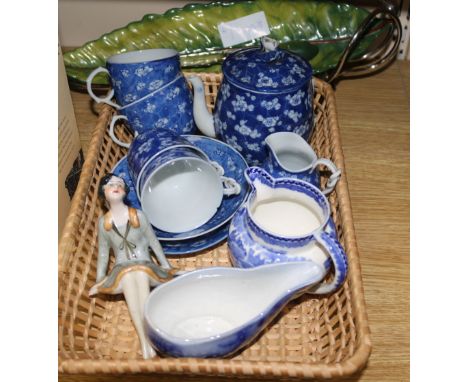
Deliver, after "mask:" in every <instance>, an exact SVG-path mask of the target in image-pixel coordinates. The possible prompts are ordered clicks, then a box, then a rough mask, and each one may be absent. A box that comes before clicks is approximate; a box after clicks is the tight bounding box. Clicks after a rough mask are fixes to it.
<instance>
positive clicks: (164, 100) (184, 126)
mask: <svg viewBox="0 0 468 382" xmlns="http://www.w3.org/2000/svg"><path fill="white" fill-rule="evenodd" d="M192 109H193V96H192V93H191V91H190V89H189V86H188V84H187V81H186V80H185V77H184V76H182V75H181V76H180V77H178V78H177V79H176V81H175V82H172V83H170V84H169V85H168V86H163V87H162V88H160V89H158V90H156V91H154V92H153V93H151V94H149V95H148V96H146V97H143V98H142V99H139V100H138V101H135V102H133V103H131V104H129V105H126V106H124V107H122V108H120V109H119V113H120V115H114V117H113V118H112V120H111V123H110V126H109V134H110V136H111V138H112V140H113V141H114V142H115V143H117V144H118V145H119V146H122V147H127V148H128V147H129V144H128V143H125V142H122V141H120V140H119V139H118V138H117V137H116V136H115V132H114V127H115V124H116V122H117V121H118V120H121V119H122V120H126V121H128V123H129V124H130V127H131V129H132V130H133V131H134V133H135V135H138V134H141V133H143V132H145V131H147V130H151V129H160V128H164V129H168V130H171V131H173V132H175V133H176V134H178V135H181V134H194V133H195V132H196V130H197V128H196V126H195V123H194V120H193V110H192Z"/></svg>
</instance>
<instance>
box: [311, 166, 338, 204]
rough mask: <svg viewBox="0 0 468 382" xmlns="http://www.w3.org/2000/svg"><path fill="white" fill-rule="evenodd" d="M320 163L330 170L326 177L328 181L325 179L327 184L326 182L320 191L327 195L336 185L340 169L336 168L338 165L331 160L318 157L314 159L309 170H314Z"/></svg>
mask: <svg viewBox="0 0 468 382" xmlns="http://www.w3.org/2000/svg"><path fill="white" fill-rule="evenodd" d="M321 164H323V165H324V166H326V167H328V169H329V170H330V171H331V172H332V174H331V175H330V177H329V178H328V181H327V184H326V186H325V188H324V189H323V190H322V192H323V193H324V194H325V195H328V194H329V193H330V192H332V191H333V189H334V188H335V186H336V183H337V182H338V181H339V180H340V177H341V170H340V169H338V167H336V166H335V164H334V163H333V162H332V161H331V160H329V159H325V158H320V159H317V160H316V161H315V163H314V167H313V168H312V170H311V172H312V171H315V169H316V168H317V166H318V165H321Z"/></svg>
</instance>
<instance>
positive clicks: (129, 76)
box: [106, 51, 181, 106]
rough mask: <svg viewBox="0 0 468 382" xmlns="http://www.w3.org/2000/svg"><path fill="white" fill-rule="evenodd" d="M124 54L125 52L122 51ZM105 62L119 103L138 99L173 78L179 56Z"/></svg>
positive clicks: (125, 103) (177, 69)
mask: <svg viewBox="0 0 468 382" xmlns="http://www.w3.org/2000/svg"><path fill="white" fill-rule="evenodd" d="M124 54H125V53H124ZM110 61H111V62H109V61H108V62H107V63H106V68H107V70H108V71H109V74H110V78H111V83H112V88H113V89H114V95H115V98H116V99H117V103H118V104H119V105H122V106H124V105H128V104H129V103H131V102H133V101H135V100H137V99H140V98H142V97H144V96H146V95H148V94H149V93H151V92H153V91H155V90H157V89H159V88H160V87H162V86H163V85H164V84H167V83H169V82H171V81H173V80H174V79H175V77H176V76H177V74H178V73H180V70H181V69H180V57H179V55H178V54H176V52H175V51H174V55H173V56H171V57H167V58H164V59H159V60H152V61H145V62H136V63H125V64H124V63H115V62H114V63H112V57H111V58H110Z"/></svg>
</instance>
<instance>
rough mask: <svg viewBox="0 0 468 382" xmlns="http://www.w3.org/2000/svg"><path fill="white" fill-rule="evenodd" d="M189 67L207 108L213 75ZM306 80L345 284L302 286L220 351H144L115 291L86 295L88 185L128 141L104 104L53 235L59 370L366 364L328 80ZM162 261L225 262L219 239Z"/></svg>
mask: <svg viewBox="0 0 468 382" xmlns="http://www.w3.org/2000/svg"><path fill="white" fill-rule="evenodd" d="M198 75H199V76H200V77H201V78H202V80H203V81H204V84H205V91H206V101H207V104H208V105H209V107H210V109H211V110H212V108H213V105H214V101H215V98H216V93H217V90H218V87H219V85H220V81H221V75H219V74H198ZM314 81H315V97H314V111H315V124H316V126H315V131H314V135H313V138H312V142H311V144H312V147H313V148H314V150H315V151H316V152H317V154H318V155H319V156H321V157H326V158H330V159H331V160H333V161H334V162H335V163H336V165H337V166H338V167H339V168H341V169H342V170H343V175H342V178H341V180H340V181H339V182H338V185H337V187H336V190H335V191H334V192H333V193H332V194H331V195H330V197H329V201H330V204H331V207H332V214H333V219H334V221H335V223H336V225H337V230H338V233H339V239H340V241H341V243H342V245H343V246H344V248H345V250H346V253H347V255H348V258H349V265H350V267H349V275H348V278H347V281H346V283H345V284H344V286H343V287H342V288H341V289H340V290H339V291H337V292H336V293H334V294H333V295H330V296H327V297H320V298H315V297H314V296H310V295H306V296H303V297H301V298H299V299H297V300H295V301H293V302H291V303H290V304H289V305H288V306H287V307H286V308H285V309H284V310H283V311H282V312H281V313H280V315H279V316H278V317H277V318H276V319H275V320H274V321H273V322H272V323H271V324H270V325H269V326H268V327H267V328H266V329H265V330H264V331H263V333H262V334H261V336H259V337H257V338H256V339H255V341H254V342H253V343H252V344H251V346H249V347H247V348H245V349H244V350H243V351H241V352H240V353H238V354H236V355H235V356H234V357H231V358H229V359H183V358H181V359H176V358H168V357H160V356H158V357H156V358H154V359H151V360H143V358H142V356H141V353H140V350H139V342H138V338H137V335H136V333H135V330H134V328H133V325H132V322H131V319H130V316H129V314H128V311H127V307H126V304H125V301H124V300H123V297H121V296H99V297H97V298H92V299H90V298H89V297H88V291H89V289H90V287H91V286H92V285H93V283H94V281H95V278H96V262H97V229H96V228H97V221H98V217H99V216H100V215H101V214H102V213H103V210H102V208H101V206H100V204H99V202H98V197H97V191H98V189H97V185H98V182H99V179H100V178H101V177H102V176H103V175H104V174H105V173H107V172H109V171H110V170H111V169H112V167H113V166H114V165H115V164H116V163H117V161H118V160H119V159H120V158H121V157H122V156H123V155H125V154H126V151H127V150H126V149H122V148H120V147H119V146H117V145H116V144H114V143H113V142H112V140H111V139H110V136H109V135H108V133H107V128H108V123H109V120H110V118H111V117H112V114H113V112H114V110H113V109H111V108H110V107H107V106H106V107H103V108H102V110H101V113H100V116H99V119H98V121H97V125H96V128H95V130H94V133H93V137H92V141H91V144H90V149H89V152H88V155H87V157H86V161H85V164H84V167H83V170H82V175H81V179H80V183H79V185H78V188H77V190H76V194H75V197H74V199H73V201H72V207H71V211H70V214H69V216H68V218H67V221H66V224H65V228H64V233H63V235H62V238H61V241H60V244H59V371H61V372H64V373H91V374H94V373H170V374H199V375H220V376H221V375H225V376H229V375H236V376H256V377H273V376H279V377H288V378H290V377H296V378H313V377H314V378H331V377H337V376H345V375H350V374H352V373H354V372H356V371H357V370H359V369H360V368H362V367H363V366H364V365H365V363H366V361H367V359H368V357H369V354H370V349H371V345H370V336H369V327H368V321H367V314H366V309H365V302H364V296H363V290H362V279H361V271H360V265H359V257H358V251H357V246H356V242H355V236H354V227H353V222H352V216H351V208H350V202H349V196H348V189H347V184H346V173H345V171H344V160H343V154H342V150H341V144H340V137H339V131H338V124H337V117H336V110H335V99H334V94H333V91H332V89H331V87H330V86H329V85H328V84H326V83H325V82H322V81H320V80H318V79H314ZM116 131H117V132H116V135H117V136H118V137H119V138H120V139H121V140H126V141H130V140H131V134H130V133H129V132H128V131H127V130H126V129H125V127H124V126H123V125H121V126H119V127H118V128H117V129H116ZM169 261H170V262H171V263H172V264H173V265H174V266H176V267H178V268H182V269H187V270H192V269H197V268H203V267H211V266H231V263H230V261H229V257H228V250H227V245H226V243H225V242H224V243H222V244H220V245H219V246H217V247H215V248H213V249H211V250H207V251H203V252H200V253H198V254H196V255H191V256H182V257H170V258H169ZM110 266H112V264H110Z"/></svg>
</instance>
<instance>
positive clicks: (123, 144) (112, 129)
mask: <svg viewBox="0 0 468 382" xmlns="http://www.w3.org/2000/svg"><path fill="white" fill-rule="evenodd" d="M119 119H124V120H126V121H128V118H127V117H126V116H125V115H114V116H113V117H112V120H111V122H110V126H109V135H110V137H111V139H112V140H113V141H114V142H115V143H117V144H118V145H119V146H120V147H125V148H127V149H128V148H129V147H130V143H125V142H122V141H120V140H119V139H118V138H117V137H116V136H115V133H114V126H115V123H116V122H117V121H118V120H119ZM137 135H138V131H135V137H136V136H137Z"/></svg>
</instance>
